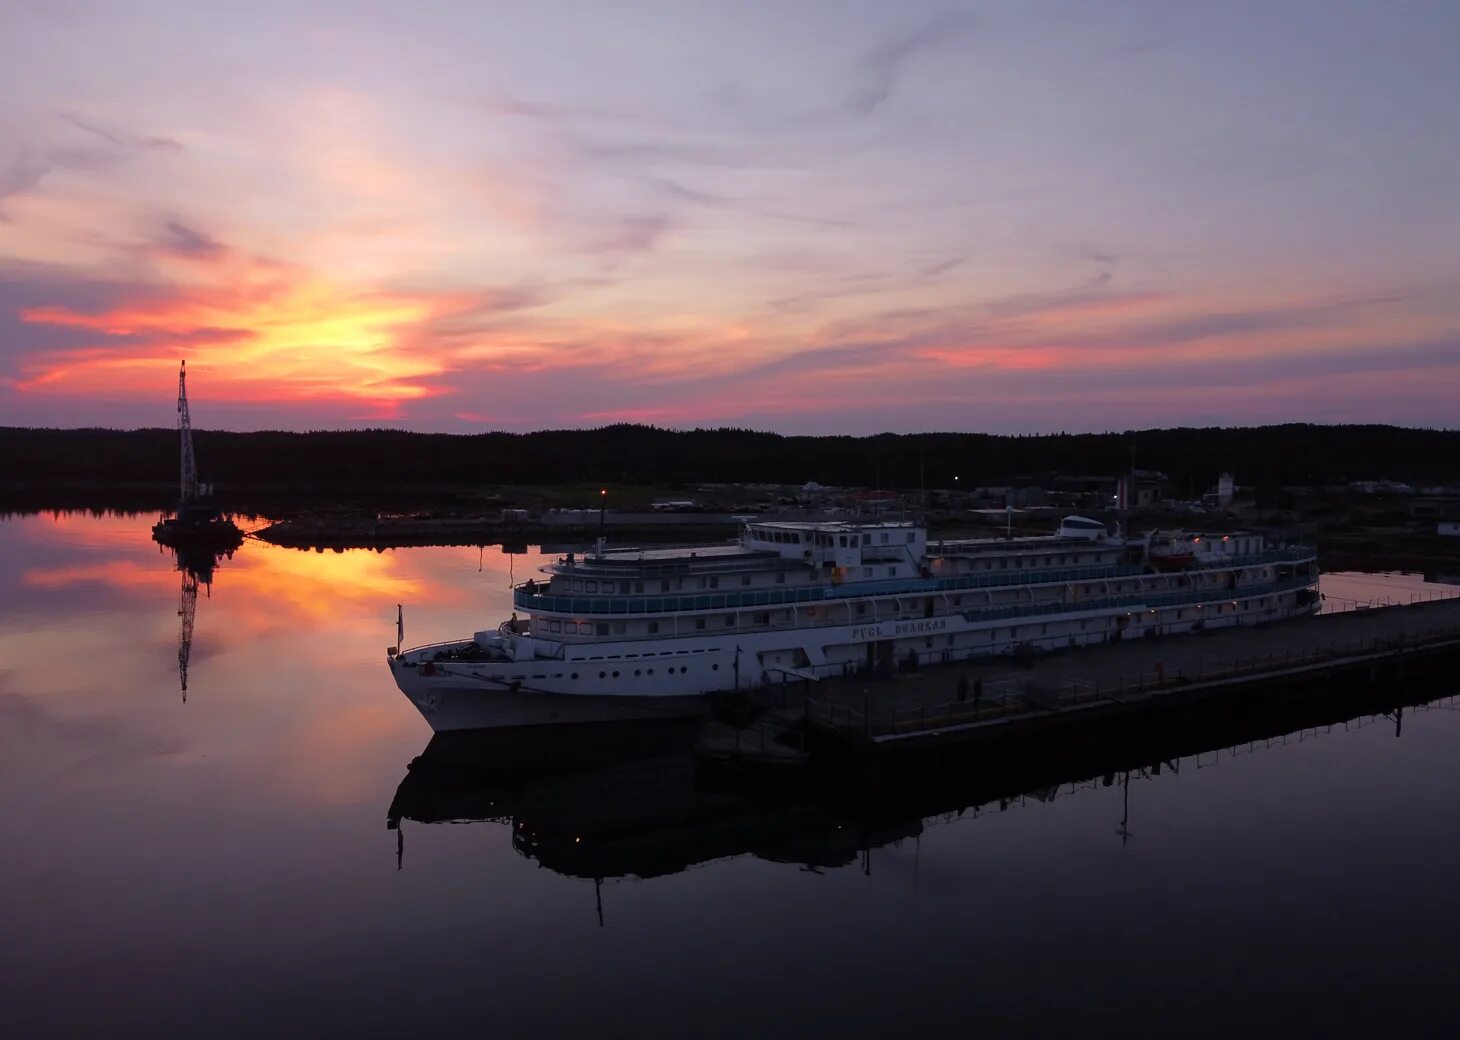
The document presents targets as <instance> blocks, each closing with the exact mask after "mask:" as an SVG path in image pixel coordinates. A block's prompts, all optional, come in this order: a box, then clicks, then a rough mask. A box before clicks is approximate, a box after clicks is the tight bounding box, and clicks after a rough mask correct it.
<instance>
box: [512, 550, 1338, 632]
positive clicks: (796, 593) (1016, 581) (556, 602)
mask: <svg viewBox="0 0 1460 1040" xmlns="http://www.w3.org/2000/svg"><path fill="white" fill-rule="evenodd" d="M1313 555H1314V550H1312V549H1309V548H1297V549H1272V550H1269V551H1267V552H1264V553H1259V554H1258V555H1256V556H1234V557H1228V558H1226V559H1224V560H1222V561H1220V562H1219V563H1213V564H1210V565H1203V566H1202V567H1198V568H1194V569H1193V570H1195V571H1197V572H1200V571H1202V570H1212V569H1217V568H1221V569H1226V568H1230V567H1244V566H1254V565H1258V564H1264V563H1284V562H1293V561H1297V560H1305V559H1311V558H1312V557H1313ZM1144 573H1147V568H1146V567H1145V565H1144V564H1121V565H1116V566H1107V567H1063V568H1060V567H1053V568H1048V569H1046V568H1031V569H1029V570H1024V571H1007V572H1006V571H999V572H997V573H992V572H991V573H988V574H967V575H959V576H957V577H948V578H891V579H886V580H882V581H858V582H843V583H841V584H839V585H815V586H812V587H809V588H785V589H748V590H739V591H727V592H702V593H693V594H666V595H658V596H652V595H633V596H612V595H609V596H603V595H567V596H562V595H552V594H548V593H545V592H541V591H538V590H537V589H536V588H534V589H532V590H531V591H529V590H528V588H527V586H526V585H525V584H524V585H519V586H518V587H517V588H516V589H515V590H514V591H513V595H512V603H513V606H514V607H515V608H516V609H517V610H522V611H528V612H532V613H551V614H571V615H574V616H578V617H581V616H583V615H600V614H679V613H689V612H693V611H702V610H738V609H744V608H755V607H780V606H795V605H797V604H803V603H805V604H816V603H823V602H826V601H828V600H834V601H843V600H858V599H867V598H870V597H876V596H895V595H899V594H904V593H907V594H913V595H939V594H941V593H949V592H966V591H970V590H978V589H996V588H1010V587H1024V586H1029V585H1063V584H1069V583H1070V582H1075V581H1099V580H1102V579H1106V578H1129V577H1135V576H1137V575H1140V574H1144ZM1186 573H1192V571H1187V572H1186Z"/></svg>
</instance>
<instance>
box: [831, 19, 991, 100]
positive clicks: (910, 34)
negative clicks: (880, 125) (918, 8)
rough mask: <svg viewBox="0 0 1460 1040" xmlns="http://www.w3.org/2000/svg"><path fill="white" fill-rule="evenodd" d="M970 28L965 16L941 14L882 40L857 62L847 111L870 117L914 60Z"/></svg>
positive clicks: (970, 23) (891, 91)
mask: <svg viewBox="0 0 1460 1040" xmlns="http://www.w3.org/2000/svg"><path fill="white" fill-rule="evenodd" d="M973 25H974V21H973V19H971V18H969V17H968V16H966V15H961V14H941V15H937V16H935V17H933V18H930V19H928V20H927V21H924V22H922V23H921V24H919V25H917V26H915V27H914V28H912V29H910V30H908V31H906V32H904V33H900V34H898V35H896V36H892V37H889V38H887V39H885V40H883V41H882V42H881V43H879V44H877V45H876V46H875V47H873V48H872V49H871V50H869V51H867V52H866V53H865V54H863V55H862V57H861V58H860V59H859V60H858V61H857V62H856V64H855V66H854V68H853V75H854V78H855V82H854V84H853V85H852V87H851V89H850V90H849V91H848V92H847V95H846V98H845V101H844V105H845V107H846V109H847V110H848V111H849V112H851V113H853V114H855V115H859V116H862V117H867V116H870V115H872V114H873V113H874V112H876V111H877V109H878V108H880V107H882V105H883V104H884V103H885V102H886V101H887V99H888V98H889V97H891V96H892V93H893V91H894V90H896V89H897V85H898V82H899V81H900V80H901V79H902V77H903V75H904V73H905V72H906V70H907V66H908V64H909V63H910V62H911V61H912V60H913V59H914V58H916V57H917V56H918V55H919V54H921V53H923V52H924V51H927V50H930V49H932V48H934V47H937V46H940V45H942V44H946V43H948V42H949V41H950V40H952V39H954V38H956V37H958V36H960V35H962V34H964V33H966V32H968V31H969V30H970V29H971V28H972V27H973Z"/></svg>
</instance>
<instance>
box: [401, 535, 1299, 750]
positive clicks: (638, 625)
mask: <svg viewBox="0 0 1460 1040" xmlns="http://www.w3.org/2000/svg"><path fill="white" fill-rule="evenodd" d="M541 571H542V573H544V574H545V575H546V576H547V577H546V580H541V581H539V580H532V581H528V582H526V583H524V584H522V585H520V586H518V587H517V588H516V590H515V592H514V597H513V602H514V606H515V608H516V612H515V613H514V614H513V616H512V619H511V620H508V621H504V622H502V623H501V624H500V625H498V626H497V627H496V628H494V629H487V630H484V631H480V632H477V633H475V635H473V636H472V637H471V638H468V639H461V640H458V641H455V642H449V643H436V644H432V645H429V646H421V647H416V648H413V649H408V650H401V649H400V648H398V647H393V648H391V650H390V652H389V664H390V669H391V673H392V675H394V677H395V681H396V683H397V685H399V686H400V688H401V690H402V691H403V692H404V693H405V695H406V696H407V697H408V698H410V700H411V702H412V703H413V704H415V705H416V707H417V708H418V709H420V711H421V713H422V714H423V715H424V716H425V717H426V720H427V721H428V722H429V723H430V724H431V727H432V728H433V729H434V730H436V731H438V732H439V731H445V730H459V729H478V728H487V727H497V726H526V725H540V724H544V723H556V722H600V721H608V720H616V719H642V718H646V717H656V716H674V715H688V714H694V713H697V712H699V711H701V710H703V709H704V707H705V706H706V703H707V699H706V695H708V694H714V693H720V692H728V691H734V690H749V689H753V688H756V687H759V686H763V685H766V684H772V683H780V682H783V681H785V680H787V679H819V678H822V677H825V676H829V675H841V674H847V673H850V672H853V671H856V670H858V669H863V668H867V669H874V670H879V669H892V668H898V667H908V666H910V665H911V664H913V663H914V662H916V663H917V664H918V665H922V666H926V665H930V664H939V663H947V662H953V661H965V660H972V659H977V658H986V657H990V656H994V655H999V654H1009V653H1015V652H1019V651H1021V650H1024V649H1026V648H1028V649H1033V650H1050V649H1059V648H1065V647H1070V646H1078V645H1083V644H1088V643H1103V642H1109V641H1112V640H1117V639H1131V638H1139V637H1141V636H1144V635H1147V634H1153V633H1157V632H1160V633H1175V632H1188V631H1193V630H1196V629H1200V628H1203V627H1207V628H1211V627H1216V626H1227V625H1243V624H1253V623H1256V622H1263V621H1274V620H1278V619H1282V618H1289V617H1296V616H1300V615H1304V614H1310V613H1313V612H1314V611H1316V610H1317V608H1318V595H1317V583H1318V565H1317V559H1316V552H1315V550H1314V549H1313V548H1312V547H1307V546H1299V547H1270V546H1268V545H1266V544H1265V543H1264V539H1263V537H1262V536H1261V535H1259V534H1253V533H1249V532H1229V533H1218V534H1208V533H1189V534H1188V533H1176V534H1173V533H1171V532H1160V533H1157V532H1152V533H1150V534H1148V535H1145V536H1142V537H1122V536H1119V535H1112V534H1111V533H1110V532H1109V531H1108V529H1107V528H1106V526H1105V525H1104V524H1102V523H1100V522H1098V521H1095V520H1089V519H1086V518H1084V517H1078V516H1071V517H1066V518H1065V520H1064V521H1063V523H1062V524H1061V525H1060V528H1059V530H1058V531H1057V532H1056V533H1054V534H1052V535H1045V536H1039V537H1014V538H978V539H970V540H959V541H943V542H933V543H931V544H930V543H929V542H928V539H927V532H926V529H925V528H924V527H922V526H920V525H918V524H914V523H888V522H883V521H868V522H855V521H850V522H828V523H790V522H786V523H780V522H769V523H751V524H748V525H747V526H746V527H745V528H744V529H743V532H742V534H741V537H740V538H739V539H738V541H736V542H733V543H728V544H720V545H705V546H699V547H695V548H673V549H669V548H645V549H605V548H603V547H602V546H601V545H600V548H599V549H598V550H597V551H592V552H587V553H584V554H582V555H576V554H574V553H569V554H568V555H566V556H564V557H562V558H560V559H559V560H557V561H556V562H554V563H551V564H548V565H546V566H544V567H542V568H541Z"/></svg>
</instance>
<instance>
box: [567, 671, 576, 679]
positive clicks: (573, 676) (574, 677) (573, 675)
mask: <svg viewBox="0 0 1460 1040" xmlns="http://www.w3.org/2000/svg"><path fill="white" fill-rule="evenodd" d="M569 678H572V679H576V678H578V673H577V672H574V673H573V674H572V675H571V676H570V677H569Z"/></svg>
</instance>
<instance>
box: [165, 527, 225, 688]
mask: <svg viewBox="0 0 1460 1040" xmlns="http://www.w3.org/2000/svg"><path fill="white" fill-rule="evenodd" d="M235 548H237V546H233V547H231V548H227V549H218V550H215V549H213V548H211V547H209V546H207V545H200V544H198V543H196V542H185V543H183V544H180V545H176V546H174V547H173V553H172V555H173V563H174V565H175V566H176V568H177V570H178V572H179V573H180V574H181V575H182V589H181V591H180V592H179V594H178V607H177V616H178V618H179V620H180V625H179V631H178V638H177V677H178V681H179V682H180V683H181V684H182V699H183V703H187V699H188V660H189V658H191V657H192V653H193V623H194V620H195V618H196V616H197V612H198V586H199V585H201V586H203V589H204V594H205V595H207V596H210V597H211V596H212V594H213V571H214V570H215V569H217V566H218V562H219V560H221V559H222V558H223V557H224V556H228V557H230V558H231V557H232V556H233V550H234V549H235Z"/></svg>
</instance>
